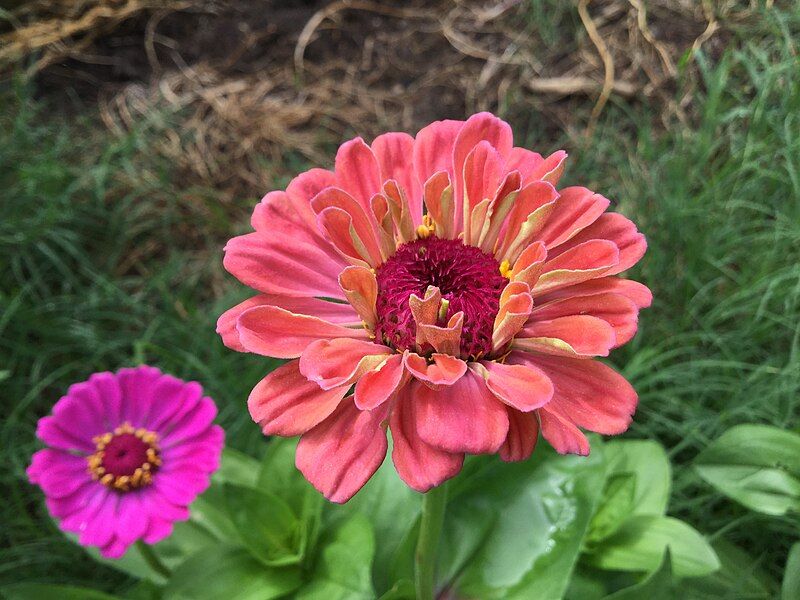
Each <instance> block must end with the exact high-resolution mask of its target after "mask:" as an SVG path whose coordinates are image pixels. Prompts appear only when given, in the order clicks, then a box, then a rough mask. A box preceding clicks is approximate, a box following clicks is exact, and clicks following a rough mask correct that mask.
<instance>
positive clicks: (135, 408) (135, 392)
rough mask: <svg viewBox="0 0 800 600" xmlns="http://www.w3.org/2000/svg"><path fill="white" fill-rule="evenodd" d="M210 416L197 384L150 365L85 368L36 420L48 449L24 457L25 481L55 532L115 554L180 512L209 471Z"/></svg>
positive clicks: (155, 535) (212, 462)
mask: <svg viewBox="0 0 800 600" xmlns="http://www.w3.org/2000/svg"><path fill="white" fill-rule="evenodd" d="M216 414H217V408H216V406H215V405H214V402H213V401H212V400H211V398H207V397H203V389H202V388H201V387H200V384H198V383H196V382H190V383H186V382H184V381H181V380H180V379H176V378H175V377H172V376H170V375H164V374H162V373H161V371H159V370H158V369H156V368H154V367H147V366H141V367H137V368H135V369H121V370H119V371H118V372H117V373H95V374H94V375H92V376H91V377H90V378H89V380H88V381H83V382H81V383H76V384H74V385H72V386H70V388H69V390H68V392H67V395H66V396H64V397H63V398H61V399H60V400H59V401H58V402H56V404H55V406H53V414H52V416H47V417H43V418H42V419H40V420H39V425H38V427H37V430H36V435H37V436H38V437H39V439H41V440H42V441H43V442H44V443H45V444H47V445H48V446H49V447H48V448H45V449H44V450H39V451H38V452H36V453H35V454H34V455H33V461H32V463H31V466H30V467H28V478H29V479H30V481H31V483H35V484H37V485H39V486H40V487H41V488H42V490H43V491H44V493H45V496H46V498H47V508H48V509H49V510H50V513H51V514H52V515H53V517H54V518H56V519H57V520H59V521H60V525H61V528H62V529H64V530H65V531H71V532H73V533H76V534H78V536H79V541H80V543H81V544H83V545H85V546H97V547H99V548H100V551H101V552H102V554H103V555H104V556H107V557H109V558H119V557H120V556H122V555H123V554H124V553H125V551H126V550H127V548H128V546H130V545H131V544H132V543H133V542H135V541H137V540H139V539H142V540H144V541H145V542H146V543H148V544H154V543H156V542H158V541H160V540H162V539H164V538H165V537H167V536H168V535H170V533H172V524H173V522H174V521H182V520H185V519H187V518H188V517H189V509H188V508H187V506H188V505H189V504H190V503H191V502H192V501H193V500H194V499H195V498H196V497H197V496H198V494H200V493H201V492H203V491H204V490H205V489H206V488H207V487H208V484H209V479H210V476H211V473H213V472H214V471H216V470H217V468H218V467H219V460H220V453H221V452H222V444H223V439H224V437H225V434H224V432H223V431H222V428H221V427H219V426H218V425H214V424H212V421H213V420H214V417H215V416H216Z"/></svg>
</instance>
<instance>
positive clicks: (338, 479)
mask: <svg viewBox="0 0 800 600" xmlns="http://www.w3.org/2000/svg"><path fill="white" fill-rule="evenodd" d="M565 158H566V153H565V152H563V151H559V152H556V153H555V154H552V155H551V156H549V157H547V158H542V156H541V155H539V154H537V153H535V152H531V151H529V150H525V149H524V148H514V147H513V144H512V134H511V128H510V127H509V126H508V124H506V123H505V122H503V121H501V120H500V119H498V118H496V117H494V116H493V115H491V114H488V113H480V114H477V115H474V116H472V117H471V118H470V119H469V120H467V121H466V122H463V121H438V122H435V123H432V124H431V125H428V126H427V127H425V128H424V129H422V130H421V131H420V132H419V133H418V134H417V136H416V138H414V137H411V136H410V135H407V134H405V133H387V134H384V135H380V136H378V137H377V138H376V139H375V140H374V141H373V143H372V145H371V146H368V145H367V144H365V143H364V141H363V140H362V139H361V138H356V139H354V140H351V141H349V142H347V143H345V144H343V145H342V146H341V147H340V148H339V151H338V153H337V155H336V163H335V169H334V171H333V172H331V171H327V170H323V169H312V170H310V171H307V172H305V173H303V174H301V175H299V176H298V177H297V178H295V179H294V180H293V181H292V182H291V183H290V184H289V186H288V187H287V189H286V191H285V192H270V193H269V194H267V195H266V196H265V197H264V199H263V200H262V202H261V203H260V204H258V205H257V206H256V208H255V211H254V213H253V217H252V225H253V228H254V229H255V232H254V233H249V234H247V235H242V236H239V237H236V238H233V239H232V240H230V241H229V242H228V244H227V246H226V248H225V250H226V254H225V263H224V264H225V268H226V269H227V270H228V271H230V272H231V273H232V274H233V275H234V276H236V277H237V278H238V279H239V280H240V281H241V282H243V283H245V284H247V285H249V286H251V287H253V288H255V289H257V290H258V291H259V292H261V293H260V294H259V295H257V296H255V297H253V298H250V299H249V300H246V301H245V302H243V303H241V304H239V305H238V306H235V307H234V308H232V309H230V310H228V311H227V312H226V313H225V314H223V315H222V316H221V317H220V319H219V322H218V324H217V331H218V332H219V333H220V334H221V336H222V339H223V341H224V343H225V344H226V345H227V346H229V347H230V348H233V349H235V350H239V351H244V352H254V353H256V354H262V355H266V356H273V357H279V358H289V359H294V360H292V361H291V362H289V363H287V364H285V365H283V366H282V367H280V368H278V369H277V370H275V371H274V372H273V373H271V374H270V375H268V376H267V377H266V378H264V379H263V380H262V381H261V382H260V383H259V384H258V385H257V386H256V387H255V389H254V390H253V391H252V393H251V394H250V398H249V401H248V405H249V408H250V414H251V416H252V417H253V419H254V420H255V421H256V422H258V423H259V424H260V425H261V427H262V428H263V431H264V433H265V434H267V435H281V436H293V435H298V434H302V438H301V440H300V443H299V445H298V449H297V457H296V460H297V466H298V468H299V469H300V470H301V471H302V472H303V473H304V474H305V476H306V477H307V478H308V479H309V481H310V482H311V483H312V484H313V485H314V486H315V487H317V489H319V490H320V491H321V492H322V493H323V494H325V496H326V497H328V498H329V499H330V500H333V501H334V502H344V501H346V500H348V499H349V498H350V497H351V496H352V495H353V494H354V493H355V492H356V491H358V490H359V488H361V486H363V485H364V483H365V482H366V481H367V480H368V479H369V478H370V476H371V475H372V474H373V473H374V472H375V470H376V469H377V468H378V466H379V465H380V464H381V462H382V461H383V459H384V456H385V454H386V451H387V439H386V432H385V430H386V427H387V424H388V428H389V429H390V430H391V433H392V440H393V449H392V459H393V461H394V464H395V467H396V468H397V471H398V473H399V475H400V477H401V478H402V479H403V480H404V481H405V482H406V483H407V484H408V485H409V486H411V487H412V488H414V489H416V490H419V491H426V490H428V489H430V488H431V487H433V486H436V485H438V484H440V483H441V482H442V481H444V480H445V479H448V478H450V477H453V476H454V475H455V474H456V473H458V471H459V470H460V469H461V465H462V463H463V460H464V455H465V453H469V454H481V453H495V452H499V453H500V456H501V458H503V459H504V460H507V461H516V460H523V459H525V458H527V457H528V456H530V454H531V452H532V451H533V449H534V446H535V444H536V440H537V437H538V433H539V430H540V429H541V431H542V435H543V437H544V438H545V439H547V440H548V441H549V442H550V443H551V444H552V445H553V446H554V447H555V448H556V450H558V451H559V452H562V453H577V454H588V452H589V444H588V442H587V439H586V437H585V436H584V434H583V433H581V430H580V428H583V429H588V430H591V431H596V432H599V433H603V434H618V433H621V432H623V431H625V430H626V429H627V427H628V425H629V423H630V421H631V415H632V414H633V412H634V409H635V408H636V403H637V396H636V393H635V392H634V390H633V388H632V387H631V386H630V385H629V384H628V382H627V381H625V379H624V378H622V377H621V376H620V375H619V374H618V373H616V372H615V371H614V370H613V369H611V368H610V367H608V366H606V365H604V364H602V363H600V362H597V361H594V360H591V359H592V357H595V356H607V355H608V353H609V351H610V350H611V349H612V348H615V347H616V346H619V345H621V344H624V343H626V342H627V341H628V340H630V339H631V337H632V336H633V335H634V333H635V332H636V327H637V317H638V311H639V309H640V308H643V307H646V306H648V305H649V304H650V301H651V295H650V292H649V290H648V289H647V288H646V287H645V286H643V285H641V284H639V283H636V282H634V281H629V280H626V279H621V278H619V277H615V275H617V274H618V273H620V272H621V271H624V270H625V269H627V268H628V267H630V266H632V265H633V264H634V263H636V262H637V261H638V260H639V259H640V258H641V257H642V255H643V254H644V251H645V248H646V243H645V240H644V236H642V235H641V234H640V233H639V232H638V231H637V230H636V227H635V226H634V225H633V223H631V222H630V221H629V220H628V219H626V218H625V217H623V216H622V215H619V214H615V213H605V210H606V208H608V205H609V201H608V200H607V199H606V198H604V197H603V196H601V195H599V194H595V193H593V192H591V191H590V190H588V189H586V188H583V187H568V188H564V189H561V190H558V191H557V190H556V188H555V185H556V184H557V182H558V179H559V177H560V175H561V172H562V170H563V168H564V160H565ZM353 386H355V387H354V391H353V393H352V394H350V395H347V394H348V391H349V390H350V389H351V388H352V387H353Z"/></svg>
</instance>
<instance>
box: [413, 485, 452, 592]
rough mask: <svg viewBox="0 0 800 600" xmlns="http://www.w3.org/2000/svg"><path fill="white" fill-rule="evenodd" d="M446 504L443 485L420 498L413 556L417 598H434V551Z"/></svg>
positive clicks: (436, 547)
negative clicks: (420, 507) (415, 548)
mask: <svg viewBox="0 0 800 600" xmlns="http://www.w3.org/2000/svg"><path fill="white" fill-rule="evenodd" d="M446 505H447V489H446V488H445V486H443V485H442V486H439V487H438V488H433V489H432V490H431V491H429V492H428V493H427V494H425V496H424V497H423V499H422V521H421V522H420V527H419V538H417V551H416V554H415V556H414V565H415V577H414V579H415V586H416V590H417V600H434V595H433V594H434V570H435V569H436V551H437V549H438V547H439V537H440V536H441V533H442V523H443V522H444V509H445V506H446Z"/></svg>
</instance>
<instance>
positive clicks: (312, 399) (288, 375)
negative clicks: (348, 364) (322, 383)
mask: <svg viewBox="0 0 800 600" xmlns="http://www.w3.org/2000/svg"><path fill="white" fill-rule="evenodd" d="M299 363H300V361H298V360H293V361H291V362H289V363H286V364H285V365H282V366H280V367H278V368H277V369H275V370H274V371H273V372H272V373H270V374H269V375H267V376H266V377H265V378H264V379H262V380H261V381H260V382H258V384H257V385H256V387H255V388H253V391H252V392H250V397H249V398H248V399H247V408H248V409H249V411H250V416H251V417H252V418H253V421H255V422H256V423H258V424H259V425H260V426H261V429H262V431H263V432H264V435H282V436H287V437H288V436H293V435H299V434H301V433H305V432H306V431H308V430H309V429H311V428H312V427H314V426H316V425H318V424H319V423H321V422H322V421H323V420H324V419H326V418H327V417H328V415H330V414H331V413H332V412H333V411H334V410H335V409H336V407H337V406H338V405H339V403H340V402H341V400H342V398H344V395H345V394H346V393H347V386H342V387H339V388H336V389H333V390H327V391H326V390H323V389H321V388H320V387H319V386H318V385H317V384H316V383H314V382H313V381H309V380H308V379H306V378H305V376H304V375H303V374H302V373H301V372H300V368H299Z"/></svg>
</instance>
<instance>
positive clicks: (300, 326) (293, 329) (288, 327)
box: [236, 306, 367, 358]
mask: <svg viewBox="0 0 800 600" xmlns="http://www.w3.org/2000/svg"><path fill="white" fill-rule="evenodd" d="M236 329H237V330H238V332H239V340H240V341H241V343H242V346H244V348H245V349H246V350H248V351H249V352H254V353H255V354H261V355H264V356H273V357H275V358H296V357H298V356H300V355H301V354H302V353H303V350H305V349H306V347H307V346H308V345H309V344H310V343H311V342H315V341H317V340H323V339H335V338H357V339H366V337H367V333H366V332H365V331H364V329H363V328H358V329H349V328H347V327H342V326H341V325H334V324H333V323H328V322H327V321H323V320H322V319H318V318H316V317H310V316H308V315H298V314H295V313H291V312H289V311H288V310H284V309H282V308H278V307H277V306H256V307H255V308H251V309H249V310H246V311H245V312H243V313H242V314H241V315H240V316H239V320H238V321H237V323H236Z"/></svg>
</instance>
